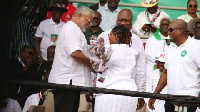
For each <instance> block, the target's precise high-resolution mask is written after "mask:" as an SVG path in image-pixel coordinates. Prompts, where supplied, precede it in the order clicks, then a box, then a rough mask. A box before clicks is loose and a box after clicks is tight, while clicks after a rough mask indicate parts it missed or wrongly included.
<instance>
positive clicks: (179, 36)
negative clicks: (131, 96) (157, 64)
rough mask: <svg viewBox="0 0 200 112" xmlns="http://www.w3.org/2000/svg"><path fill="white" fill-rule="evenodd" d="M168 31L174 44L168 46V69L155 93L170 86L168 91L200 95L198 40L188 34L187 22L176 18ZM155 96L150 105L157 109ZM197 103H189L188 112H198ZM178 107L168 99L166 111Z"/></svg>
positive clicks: (166, 68) (168, 111)
mask: <svg viewBox="0 0 200 112" xmlns="http://www.w3.org/2000/svg"><path fill="white" fill-rule="evenodd" d="M168 34H169V36H170V40H171V42H173V44H171V45H170V46H169V47H168V48H167V52H166V59H165V69H164V70H163V72H162V74H161V76H160V79H159V82H158V85H157V87H156V89H155V91H154V93H160V92H161V91H162V89H163V88H164V87H165V86H166V85H167V86H166V87H167V94H171V95H190V96H196V97H197V96H199V91H200V85H199V83H200V80H199V77H200V58H199V57H200V52H197V51H198V50H199V48H200V44H199V42H198V41H196V40H194V39H192V38H190V37H188V35H187V23H186V22H185V21H184V20H182V19H176V20H174V21H172V22H171V23H170V24H169V27H168ZM154 103H155V99H153V98H151V99H150V100H149V108H150V109H152V110H155V107H154ZM196 108H197V107H195V106H188V107H187V112H195V111H196ZM174 109H175V106H174V105H173V104H172V103H170V102H168V101H166V102H165V112H174Z"/></svg>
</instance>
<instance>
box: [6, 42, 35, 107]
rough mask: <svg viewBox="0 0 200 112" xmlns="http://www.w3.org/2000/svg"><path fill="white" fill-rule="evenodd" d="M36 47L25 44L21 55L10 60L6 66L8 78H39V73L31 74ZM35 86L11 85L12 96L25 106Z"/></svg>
mask: <svg viewBox="0 0 200 112" xmlns="http://www.w3.org/2000/svg"><path fill="white" fill-rule="evenodd" d="M33 56H34V49H33V48H32V47H30V46H24V47H23V48H22V49H21V52H20V56H19V57H18V58H17V59H15V60H10V61H9V62H8V63H7V64H6V65H5V66H6V69H5V71H6V72H5V73H6V76H7V79H13V80H37V79H38V76H37V75H35V74H34V75H31V74H30V72H31V68H32V66H33ZM33 89H34V88H28V87H26V86H22V85H14V84H13V85H11V91H10V92H11V93H10V97H11V98H12V99H15V100H17V101H18V103H19V104H20V106H21V107H23V106H24V103H25V101H26V98H27V97H28V96H29V95H30V94H32V91H33Z"/></svg>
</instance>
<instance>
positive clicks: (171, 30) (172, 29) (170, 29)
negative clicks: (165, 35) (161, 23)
mask: <svg viewBox="0 0 200 112" xmlns="http://www.w3.org/2000/svg"><path fill="white" fill-rule="evenodd" d="M175 29H181V28H169V29H168V32H170V33H171V32H173V31H174V30H175Z"/></svg>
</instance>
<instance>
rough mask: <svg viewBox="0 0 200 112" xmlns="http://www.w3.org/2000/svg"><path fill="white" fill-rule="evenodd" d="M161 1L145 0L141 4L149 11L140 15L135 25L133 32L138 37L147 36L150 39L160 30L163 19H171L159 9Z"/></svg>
mask: <svg viewBox="0 0 200 112" xmlns="http://www.w3.org/2000/svg"><path fill="white" fill-rule="evenodd" d="M159 1H160V0H144V1H142V2H141V4H142V6H143V7H146V8H147V9H146V11H143V12H141V13H140V14H139V15H138V17H137V20H136V21H135V23H134V25H133V31H134V32H135V33H136V34H137V35H141V36H144V35H146V36H148V37H149V36H151V35H153V34H154V33H155V32H156V30H157V28H159V25H160V20H161V18H163V17H169V15H168V14H167V13H165V12H163V11H162V10H161V9H160V8H159V7H158V2H159Z"/></svg>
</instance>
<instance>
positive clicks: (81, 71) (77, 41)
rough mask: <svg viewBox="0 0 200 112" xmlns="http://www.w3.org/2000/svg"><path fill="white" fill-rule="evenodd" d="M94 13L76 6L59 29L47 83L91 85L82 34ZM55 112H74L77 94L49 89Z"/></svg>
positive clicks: (89, 66)
mask: <svg viewBox="0 0 200 112" xmlns="http://www.w3.org/2000/svg"><path fill="white" fill-rule="evenodd" d="M93 16H94V11H93V10H91V9H90V8H88V7H85V6H83V7H80V8H79V9H77V10H76V12H75V13H74V15H73V17H72V19H71V21H68V22H67V23H66V24H65V25H64V26H63V28H62V30H61V32H60V34H59V38H58V41H57V46H56V50H55V56H54V62H53V66H52V69H51V72H50V74H49V79H48V82H50V83H56V84H71V85H78V86H91V78H90V68H92V65H91V63H90V59H89V58H87V57H86V54H87V51H88V45H87V41H86V39H85V36H84V34H83V32H85V31H86V30H87V28H88V27H90V26H91V24H92V21H93ZM53 94H54V102H55V103H54V106H55V112H77V111H78V107H79V101H80V91H76V90H70V91H69V90H53Z"/></svg>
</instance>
